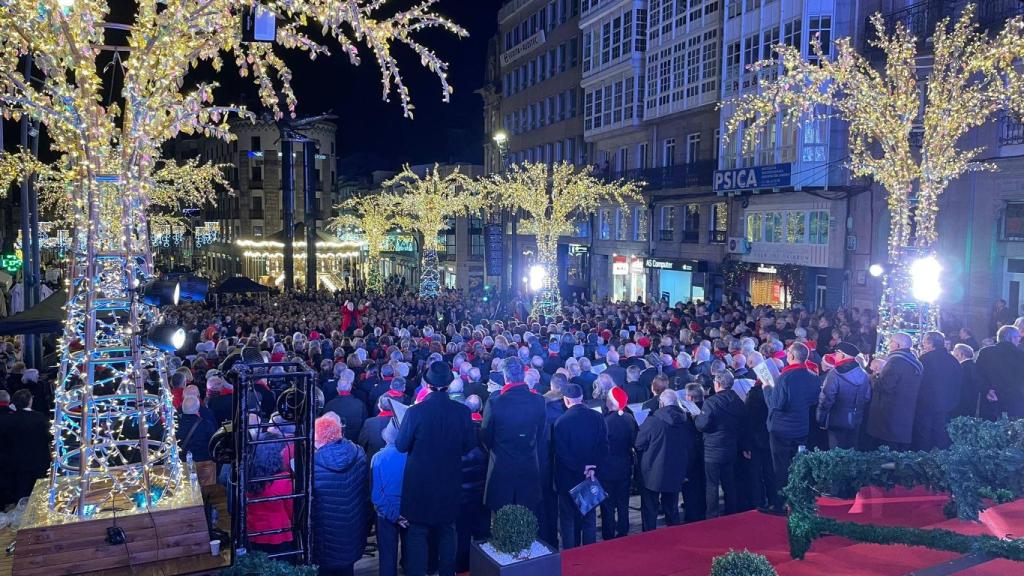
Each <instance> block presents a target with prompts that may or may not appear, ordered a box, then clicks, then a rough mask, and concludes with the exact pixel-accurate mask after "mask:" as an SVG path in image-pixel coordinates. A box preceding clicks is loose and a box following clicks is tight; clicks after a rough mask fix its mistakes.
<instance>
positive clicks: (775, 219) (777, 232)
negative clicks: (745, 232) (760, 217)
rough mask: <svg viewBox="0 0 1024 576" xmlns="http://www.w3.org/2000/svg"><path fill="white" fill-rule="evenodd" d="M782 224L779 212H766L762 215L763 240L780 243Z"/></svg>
mask: <svg viewBox="0 0 1024 576" xmlns="http://www.w3.org/2000/svg"><path fill="white" fill-rule="evenodd" d="M783 228H784V224H783V220H782V213H781V212H768V213H767V214H765V215H764V241H765V242H774V243H782V232H783Z"/></svg>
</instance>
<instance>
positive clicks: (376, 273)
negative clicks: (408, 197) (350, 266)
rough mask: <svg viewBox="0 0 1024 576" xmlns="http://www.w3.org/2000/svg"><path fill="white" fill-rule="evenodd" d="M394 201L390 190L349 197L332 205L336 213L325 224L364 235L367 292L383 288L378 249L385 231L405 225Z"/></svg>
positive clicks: (379, 250) (404, 219)
mask: <svg viewBox="0 0 1024 576" xmlns="http://www.w3.org/2000/svg"><path fill="white" fill-rule="evenodd" d="M394 205H395V201H394V198H393V197H392V196H391V195H390V194H374V195H370V196H359V197H354V198H349V199H347V200H345V201H344V202H342V203H340V204H338V205H337V206H335V207H334V208H335V210H337V211H338V212H340V214H339V215H338V216H336V217H334V218H332V219H331V221H330V222H329V223H328V225H327V226H328V228H329V229H331V230H334V231H337V232H342V231H349V230H354V231H358V232H359V233H360V234H362V236H363V237H364V238H365V239H366V265H367V267H368V270H367V273H366V289H367V290H368V291H370V292H374V293H379V292H380V291H381V289H382V288H384V279H383V277H382V276H381V272H380V264H381V261H380V253H381V250H382V249H383V248H384V243H385V242H386V241H387V239H388V234H389V233H390V232H392V231H393V230H398V229H402V228H405V227H408V225H409V221H408V219H407V218H405V217H403V216H400V215H398V214H396V213H395V210H394V208H393V207H394Z"/></svg>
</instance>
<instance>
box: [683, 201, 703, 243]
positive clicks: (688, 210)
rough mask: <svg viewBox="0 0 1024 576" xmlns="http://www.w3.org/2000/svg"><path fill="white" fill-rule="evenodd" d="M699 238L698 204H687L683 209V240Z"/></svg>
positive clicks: (693, 240)
mask: <svg viewBox="0 0 1024 576" xmlns="http://www.w3.org/2000/svg"><path fill="white" fill-rule="evenodd" d="M699 238H700V204H687V205H686V207H685V209H684V210H683V242H693V243H696V242H698V240H699Z"/></svg>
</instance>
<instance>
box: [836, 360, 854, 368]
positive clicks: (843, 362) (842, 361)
mask: <svg viewBox="0 0 1024 576" xmlns="http://www.w3.org/2000/svg"><path fill="white" fill-rule="evenodd" d="M850 363H854V364H856V363H857V359H856V358H843V359H842V360H840V361H839V362H836V365H835V367H836V368H839V367H840V366H845V365H847V364H850Z"/></svg>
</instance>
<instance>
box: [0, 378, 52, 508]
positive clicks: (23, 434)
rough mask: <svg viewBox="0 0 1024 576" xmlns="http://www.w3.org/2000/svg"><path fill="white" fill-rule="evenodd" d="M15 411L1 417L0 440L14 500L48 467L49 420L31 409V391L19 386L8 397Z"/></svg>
mask: <svg viewBox="0 0 1024 576" xmlns="http://www.w3.org/2000/svg"><path fill="white" fill-rule="evenodd" d="M11 403H12V404H13V405H14V413H13V414H10V415H8V416H5V417H4V418H3V419H2V420H0V442H3V444H4V445H5V446H7V449H6V451H5V452H6V454H7V457H8V458H9V459H10V466H9V468H8V470H9V473H10V474H11V486H12V497H13V499H14V501H15V502H17V501H18V500H21V499H22V498H24V497H26V496H28V495H29V494H31V493H32V487H33V486H35V483H36V480H38V479H40V478H42V477H43V476H45V475H46V473H47V471H48V470H49V468H50V442H51V436H50V419H49V418H47V417H46V414H44V413H42V412H36V411H34V410H32V403H33V398H32V392H30V391H29V390H28V389H27V388H22V389H21V390H18V391H17V392H15V393H14V395H13V396H12V397H11Z"/></svg>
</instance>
